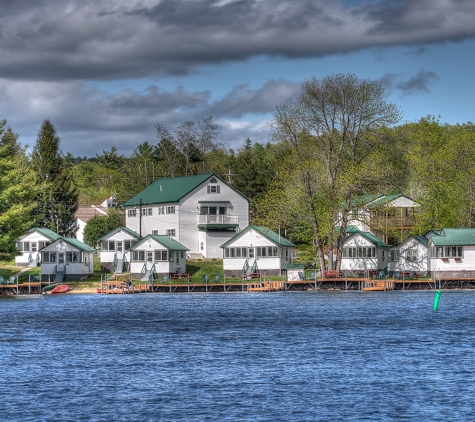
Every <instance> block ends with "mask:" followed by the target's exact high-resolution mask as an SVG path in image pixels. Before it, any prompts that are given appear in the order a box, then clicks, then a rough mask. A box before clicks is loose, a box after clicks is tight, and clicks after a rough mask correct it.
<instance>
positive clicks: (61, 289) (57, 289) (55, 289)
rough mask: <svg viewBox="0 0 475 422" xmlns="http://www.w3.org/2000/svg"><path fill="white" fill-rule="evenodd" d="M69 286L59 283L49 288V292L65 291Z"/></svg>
mask: <svg viewBox="0 0 475 422" xmlns="http://www.w3.org/2000/svg"><path fill="white" fill-rule="evenodd" d="M70 288H71V286H70V285H69V284H60V285H59V286H56V287H55V288H54V289H53V290H51V294H54V293H66V292H67V291H68V290H69V289H70Z"/></svg>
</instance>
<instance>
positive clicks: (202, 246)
mask: <svg viewBox="0 0 475 422" xmlns="http://www.w3.org/2000/svg"><path fill="white" fill-rule="evenodd" d="M203 249H204V245H203V242H200V250H203Z"/></svg>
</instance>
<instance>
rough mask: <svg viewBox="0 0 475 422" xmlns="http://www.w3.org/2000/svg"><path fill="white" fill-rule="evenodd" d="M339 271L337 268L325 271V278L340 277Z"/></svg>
mask: <svg viewBox="0 0 475 422" xmlns="http://www.w3.org/2000/svg"><path fill="white" fill-rule="evenodd" d="M339 275H340V274H339V272H338V271H337V270H326V271H324V272H323V278H331V277H333V278H338V277H339Z"/></svg>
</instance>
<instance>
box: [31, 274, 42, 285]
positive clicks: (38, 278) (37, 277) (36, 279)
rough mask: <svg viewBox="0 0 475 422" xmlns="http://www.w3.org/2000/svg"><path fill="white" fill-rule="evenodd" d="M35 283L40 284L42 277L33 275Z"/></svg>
mask: <svg viewBox="0 0 475 422" xmlns="http://www.w3.org/2000/svg"><path fill="white" fill-rule="evenodd" d="M32 281H33V282H35V283H39V282H40V276H39V275H38V274H33V280H32Z"/></svg>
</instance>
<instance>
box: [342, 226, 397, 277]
mask: <svg viewBox="0 0 475 422" xmlns="http://www.w3.org/2000/svg"><path fill="white" fill-rule="evenodd" d="M388 249H389V245H387V244H386V243H384V242H383V241H382V240H381V239H379V238H377V237H376V236H375V235H373V234H372V233H369V232H361V231H356V232H353V233H352V234H350V235H349V236H347V237H346V238H345V240H344V244H343V255H342V260H341V267H340V269H341V270H342V271H345V272H346V275H347V276H348V277H358V276H361V275H362V273H363V274H364V273H365V271H381V270H385V269H386V268H387V267H388V261H387V260H388Z"/></svg>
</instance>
